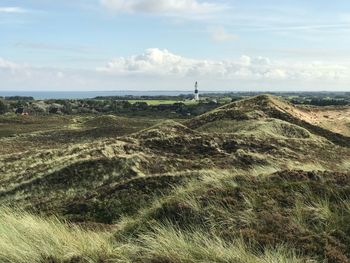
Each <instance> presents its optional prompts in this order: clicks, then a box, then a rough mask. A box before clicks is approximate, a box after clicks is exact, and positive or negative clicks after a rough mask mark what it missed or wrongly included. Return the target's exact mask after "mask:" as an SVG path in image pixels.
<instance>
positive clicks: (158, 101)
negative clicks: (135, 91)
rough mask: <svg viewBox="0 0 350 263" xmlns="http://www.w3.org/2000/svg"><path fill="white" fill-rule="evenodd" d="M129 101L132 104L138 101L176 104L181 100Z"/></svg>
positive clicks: (150, 103) (152, 103)
mask: <svg viewBox="0 0 350 263" xmlns="http://www.w3.org/2000/svg"><path fill="white" fill-rule="evenodd" d="M128 102H130V103H131V104H134V103H136V102H146V103H147V104H148V105H160V104H174V103H177V102H179V101H176V100H128ZM180 102H181V101H180Z"/></svg>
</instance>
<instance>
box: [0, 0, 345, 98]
mask: <svg viewBox="0 0 350 263" xmlns="http://www.w3.org/2000/svg"><path fill="white" fill-rule="evenodd" d="M195 81H198V83H199V89H200V90H203V91H208V90H210V91H350V1H349V0H333V1H329V0H308V1H305V0H293V1H292V0H264V1H263V0H245V1H242V0H241V1H239V0H216V1H213V0H74V1H73V0H69V1H68V0H60V1H54V0H0V91H107V90H169V91H170V90H179V91H181V90H186V91H188V90H192V89H193V86H194V83H195Z"/></svg>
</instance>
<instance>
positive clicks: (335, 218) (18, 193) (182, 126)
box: [0, 95, 350, 263]
mask: <svg viewBox="0 0 350 263" xmlns="http://www.w3.org/2000/svg"><path fill="white" fill-rule="evenodd" d="M313 110H316V109H306V108H300V107H296V106H294V105H291V104H289V103H286V102H284V101H282V100H280V99H278V98H276V97H272V96H265V95H264V96H257V97H253V98H249V99H245V100H241V101H237V102H234V103H231V104H228V105H226V106H224V107H221V108H218V109H216V110H214V111H211V112H208V113H206V114H204V115H201V116H199V117H197V118H194V119H192V120H189V121H185V122H182V123H179V122H175V121H165V122H159V123H157V124H156V125H153V126H152V125H151V124H154V122H152V121H151V120H145V119H142V120H137V119H133V120H126V119H123V118H119V117H115V116H98V117H96V118H88V119H84V120H82V121H81V122H79V125H78V124H76V123H75V124H74V125H68V126H67V127H65V128H60V129H56V130H52V131H49V130H45V131H44V132H40V131H35V132H28V133H27V134H24V135H21V136H18V137H5V138H0V147H2V148H4V147H7V146H8V145H9V144H15V145H16V147H15V148H14V150H13V151H12V152H11V150H10V149H6V150H3V153H2V154H0V204H2V205H4V204H6V205H9V206H11V207H18V206H20V207H21V209H23V210H25V211H30V212H32V213H34V214H37V215H38V214H40V215H44V216H52V215H56V216H59V217H60V218H61V219H64V220H69V223H70V224H72V223H79V225H80V227H83V228H88V229H92V230H94V232H96V235H95V234H93V233H90V232H88V233H86V232H85V230H84V231H83V230H81V229H80V228H79V229H70V228H69V227H67V226H65V225H64V223H61V222H58V221H57V222H56V221H55V222H54V224H52V223H51V221H50V220H48V221H46V220H44V221H40V220H41V219H38V218H37V217H36V216H32V215H28V214H27V212H23V211H20V212H17V210H16V209H15V210H8V209H7V208H6V209H5V210H6V211H5V212H4V214H5V215H7V216H6V218H4V219H3V220H2V222H0V248H3V247H1V244H2V243H4V244H5V243H8V242H10V241H11V242H12V243H11V244H15V243H16V242H17V243H18V244H21V245H23V246H26V249H28V251H32V252H33V253H32V254H31V255H32V257H31V258H30V259H31V260H32V261H33V262H41V263H42V262H45V263H46V262H50V263H52V262H54V263H56V262H71V263H73V262H79V263H80V262H86V260H90V261H89V262H158V263H159V262H171V263H180V262H188V263H198V262H242V263H245V262H276V263H277V262H312V261H308V260H314V262H315V261H316V262H342V263H345V262H349V260H350V250H349V247H350V241H349V238H348V236H349V235H350V230H349V227H348V226H349V222H350V212H349V211H350V210H349V203H350V199H349V196H350V188H349V183H350V182H349V178H350V176H349V169H350V162H349V160H350V148H349V138H348V137H346V136H345V135H341V134H337V133H335V132H334V131H331V130H327V129H326V128H325V127H321V126H318V125H316V123H315V122H314V121H312V120H311V119H310V118H312V116H313ZM73 134H74V136H73ZM68 135H69V136H68ZM72 138H73V139H72ZM29 141H30V142H31V143H30V144H27V145H26V143H27V142H29ZM53 141H55V144H53V145H54V147H51V148H48V147H46V146H44V145H45V143H52V142H53ZM36 142H37V144H36ZM25 146H26V147H25ZM11 213H13V216H11ZM21 213H22V214H23V218H29V219H30V220H31V222H37V221H38V222H39V223H38V224H39V225H42V226H45V229H47V232H46V233H57V231H56V230H57V229H58V230H59V231H62V232H63V233H65V234H64V235H65V236H67V237H68V240H72V237H76V235H81V236H82V238H79V237H77V243H74V249H73V250H72V249H67V247H68V248H69V244H68V245H67V244H66V243H65V239H64V238H59V239H57V242H56V243H55V244H52V243H50V244H48V245H47V246H48V247H49V246H52V247H53V248H54V249H52V250H50V249H47V250H45V251H46V252H45V253H44V254H40V253H39V252H38V251H39V250H38V247H37V246H39V245H40V246H43V244H44V243H40V242H39V243H37V241H38V239H36V238H31V237H30V236H28V235H25V234H23V233H25V232H26V231H25V229H24V228H23V220H22V221H21V220H17V221H16V220H14V218H16V217H18V216H19V214H21ZM29 219H28V220H29ZM11 222H16V223H13V224H12V223H11ZM45 222H48V223H45ZM56 223H57V224H58V226H55V224H56ZM33 224H34V223H33ZM35 224H36V223H35ZM9 228H12V229H16V231H17V232H16V233H20V234H19V235H23V236H24V238H23V239H20V241H19V239H18V235H17V236H16V237H15V236H14V237H13V239H11V237H10V236H9V235H8V233H9V230H8V229H9ZM51 228H53V230H52V229H51ZM23 229H24V230H23ZM55 229H56V230H55ZM60 229H61V230H60ZM100 229H104V230H108V232H109V234H108V235H106V233H104V232H102V233H101V232H100ZM40 231H41V230H40V229H37V230H36V232H35V231H32V232H30V233H31V234H30V235H35V236H36V235H38V236H39V237H40V238H42V239H45V234H42V232H40ZM21 233H22V234H21ZM91 237H95V238H98V239H97V241H98V242H97V243H96V244H97V245H100V244H102V245H103V246H104V247H103V249H102V248H101V247H98V248H96V247H94V244H95V243H94V242H93V241H91V242H90V243H91V244H92V245H91V246H87V247H86V250H85V251H84V249H82V246H83V245H84V244H81V242H83V241H82V240H83V239H84V238H88V239H89V240H90V239H91ZM8 238H10V239H11V240H8ZM99 238H101V239H99ZM47 240H48V241H49V242H51V241H50V240H51V239H47ZM69 242H71V241H69ZM38 244H39V245H38ZM248 244H249V245H248ZM13 247H15V246H13ZM13 247H12V248H11V249H13ZM284 247H288V248H289V249H288V250H286V249H285V248H284ZM113 248H114V249H113ZM6 249H7V250H4V251H6V253H7V254H6V253H3V254H2V253H1V252H0V261H1V260H3V261H4V262H11V263H12V262H13V263H17V262H25V261H20V259H18V260H17V259H16V258H15V257H11V256H12V255H11V251H13V250H9V247H7V248H6ZM93 249H95V250H93ZM0 250H1V249H0ZM64 253H68V254H69V255H68V254H64ZM84 253H85V254H84ZM94 253H95V254H94ZM104 253H105V255H106V257H103V254H104ZM19 255H21V257H19V258H22V256H23V253H19ZM183 255H186V256H183ZM296 255H297V256H296ZM6 258H10V259H11V260H12V259H13V258H14V259H13V260H12V261H11V260H8V261H6V260H5V259H6ZM16 260H17V261H16ZM84 260H85V261H84Z"/></svg>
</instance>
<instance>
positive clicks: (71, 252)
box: [0, 208, 115, 263]
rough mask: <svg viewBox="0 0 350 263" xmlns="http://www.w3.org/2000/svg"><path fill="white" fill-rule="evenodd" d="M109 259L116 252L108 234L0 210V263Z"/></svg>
mask: <svg viewBox="0 0 350 263" xmlns="http://www.w3.org/2000/svg"><path fill="white" fill-rule="evenodd" d="M109 257H111V258H114V257H115V251H114V247H113V244H112V243H111V239H110V238H109V234H107V233H103V232H100V233H99V232H92V231H86V230H83V229H82V228H80V227H77V226H69V225H67V224H64V223H62V222H61V221H59V220H58V219H57V218H51V219H43V218H40V217H37V216H34V215H31V214H28V213H25V212H21V211H14V210H9V209H7V208H1V212H0V261H1V262H4V263H26V262H31V263H35V262H70V260H72V261H71V262H73V259H76V262H99V261H101V262H103V260H104V259H106V258H109ZM78 260H80V261H78Z"/></svg>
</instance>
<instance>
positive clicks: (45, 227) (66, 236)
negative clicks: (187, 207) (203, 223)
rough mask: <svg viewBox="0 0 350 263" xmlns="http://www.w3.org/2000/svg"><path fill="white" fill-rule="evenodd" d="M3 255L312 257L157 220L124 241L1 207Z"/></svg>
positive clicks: (182, 260) (46, 260) (77, 262)
mask: <svg viewBox="0 0 350 263" xmlns="http://www.w3.org/2000/svg"><path fill="white" fill-rule="evenodd" d="M0 261H1V262H4V263H27V262H31V263H85V262H99V263H107V262H109V263H112V262H116V263H128V262H130V263H131V262H171V263H200V262H222V263H226V262H238V263H245V262H251V263H266V262H268V263H277V262H278V263H292V262H293V263H299V262H300V263H301V262H306V261H305V260H304V259H302V258H300V257H298V256H297V255H296V254H295V253H294V252H293V251H292V250H287V249H286V247H283V246H281V247H278V248H274V249H266V250H265V251H264V252H260V251H256V250H253V249H252V248H250V247H249V245H247V244H246V243H244V241H243V240H241V239H237V240H233V241H227V240H224V239H222V238H220V237H218V236H215V235H208V233H205V232H203V231H202V230H194V229H192V230H186V231H184V230H179V229H178V228H177V227H176V226H174V225H167V224H163V225H156V226H154V227H153V228H152V229H150V231H149V232H147V233H144V234H143V235H142V236H140V237H139V238H138V239H129V240H127V241H125V242H118V241H117V240H116V239H115V238H113V237H112V235H111V234H110V233H107V232H101V231H96V230H95V231H92V230H84V229H83V228H81V227H78V226H73V225H70V224H68V223H66V222H63V221H60V220H58V219H56V218H46V219H44V218H40V217H38V216H34V215H32V214H28V213H25V212H21V211H18V210H9V209H7V208H1V213H0Z"/></svg>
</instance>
